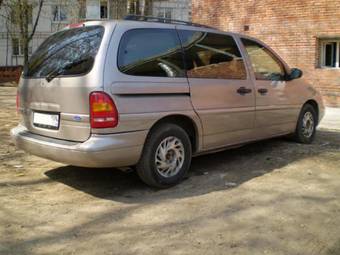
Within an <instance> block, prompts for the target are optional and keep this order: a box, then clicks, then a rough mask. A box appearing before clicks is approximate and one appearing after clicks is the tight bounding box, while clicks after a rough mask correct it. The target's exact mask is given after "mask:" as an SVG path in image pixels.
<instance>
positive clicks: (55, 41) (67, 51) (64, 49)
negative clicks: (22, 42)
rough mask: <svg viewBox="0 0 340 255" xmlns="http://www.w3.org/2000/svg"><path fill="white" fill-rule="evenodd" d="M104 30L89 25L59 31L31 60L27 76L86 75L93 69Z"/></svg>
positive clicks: (42, 45)
mask: <svg viewBox="0 0 340 255" xmlns="http://www.w3.org/2000/svg"><path fill="white" fill-rule="evenodd" d="M103 34H104V28H103V27H101V26H89V27H82V28H73V29H68V30H63V31H60V32H57V33H55V34H53V35H52V36H50V37H49V38H47V40H46V41H45V42H43V43H42V44H41V45H40V47H39V48H38V49H37V51H36V52H35V53H34V54H33V55H32V57H31V58H30V60H29V62H28V65H27V66H26V67H25V69H24V77H30V78H41V77H47V76H50V75H53V74H54V73H57V74H58V75H63V76H65V75H82V74H86V73H88V72H89V71H90V70H91V69H92V66H93V63H94V58H95V56H96V54H97V51H98V49H99V46H100V43H101V40H102V37H103Z"/></svg>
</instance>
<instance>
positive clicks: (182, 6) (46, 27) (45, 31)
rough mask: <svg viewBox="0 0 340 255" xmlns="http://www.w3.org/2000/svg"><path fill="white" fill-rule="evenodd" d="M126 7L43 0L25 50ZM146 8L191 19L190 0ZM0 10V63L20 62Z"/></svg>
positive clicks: (112, 1) (114, 1) (161, 0)
mask: <svg viewBox="0 0 340 255" xmlns="http://www.w3.org/2000/svg"><path fill="white" fill-rule="evenodd" d="M32 1H34V0H32ZM144 1H145V0H132V2H134V3H137V4H138V7H139V8H142V7H143V4H144ZM36 2H38V0H36ZM130 2H131V1H130ZM37 9H38V8H37V7H36V8H33V11H32V17H33V19H32V20H33V22H34V20H35V17H36V15H37V11H38V10H37ZM128 9H129V8H128V0H70V1H66V0H45V2H44V5H43V7H42V11H41V15H40V19H39V23H38V26H37V29H36V33H35V35H34V37H33V39H32V41H31V43H30V49H29V51H30V53H32V52H34V51H35V50H36V49H37V47H38V46H39V45H40V44H41V43H42V42H43V41H44V40H45V39H46V38H47V37H48V36H49V35H50V34H52V33H53V32H55V31H57V30H59V29H61V28H63V27H64V26H66V25H68V24H70V23H75V22H77V21H79V20H84V19H87V20H91V19H117V18H121V17H123V16H125V15H126V14H127V12H128ZM150 9H151V12H152V13H151V16H156V17H164V18H171V19H178V20H185V21H188V20H190V19H191V0H154V1H153V2H152V6H151V8H150ZM1 12H3V9H1V10H0V13H1ZM1 14H2V15H0V66H16V65H22V63H23V49H22V46H21V44H20V41H19V40H18V38H19V37H18V36H17V35H16V34H15V33H13V31H8V30H7V27H8V25H10V24H6V19H4V18H3V15H5V14H4V13H1ZM148 14H149V13H148ZM7 22H8V21H7Z"/></svg>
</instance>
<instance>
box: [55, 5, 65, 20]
mask: <svg viewBox="0 0 340 255" xmlns="http://www.w3.org/2000/svg"><path fill="white" fill-rule="evenodd" d="M52 19H53V21H54V22H61V21H67V11H66V6H63V5H54V6H52Z"/></svg>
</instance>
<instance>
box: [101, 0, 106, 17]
mask: <svg viewBox="0 0 340 255" xmlns="http://www.w3.org/2000/svg"><path fill="white" fill-rule="evenodd" d="M107 10H108V8H107V1H100V18H101V19H107V18H108V15H107Z"/></svg>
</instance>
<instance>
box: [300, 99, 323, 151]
mask: <svg viewBox="0 0 340 255" xmlns="http://www.w3.org/2000/svg"><path fill="white" fill-rule="evenodd" d="M317 121H318V120H317V114H316V112H315V109H314V107H313V106H311V105H310V104H306V105H304V106H303V107H302V110H301V112H300V116H299V119H298V123H297V125H296V130H295V134H294V138H295V141H297V142H299V143H306V144H309V143H312V142H313V140H314V138H315V133H316V126H317Z"/></svg>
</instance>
